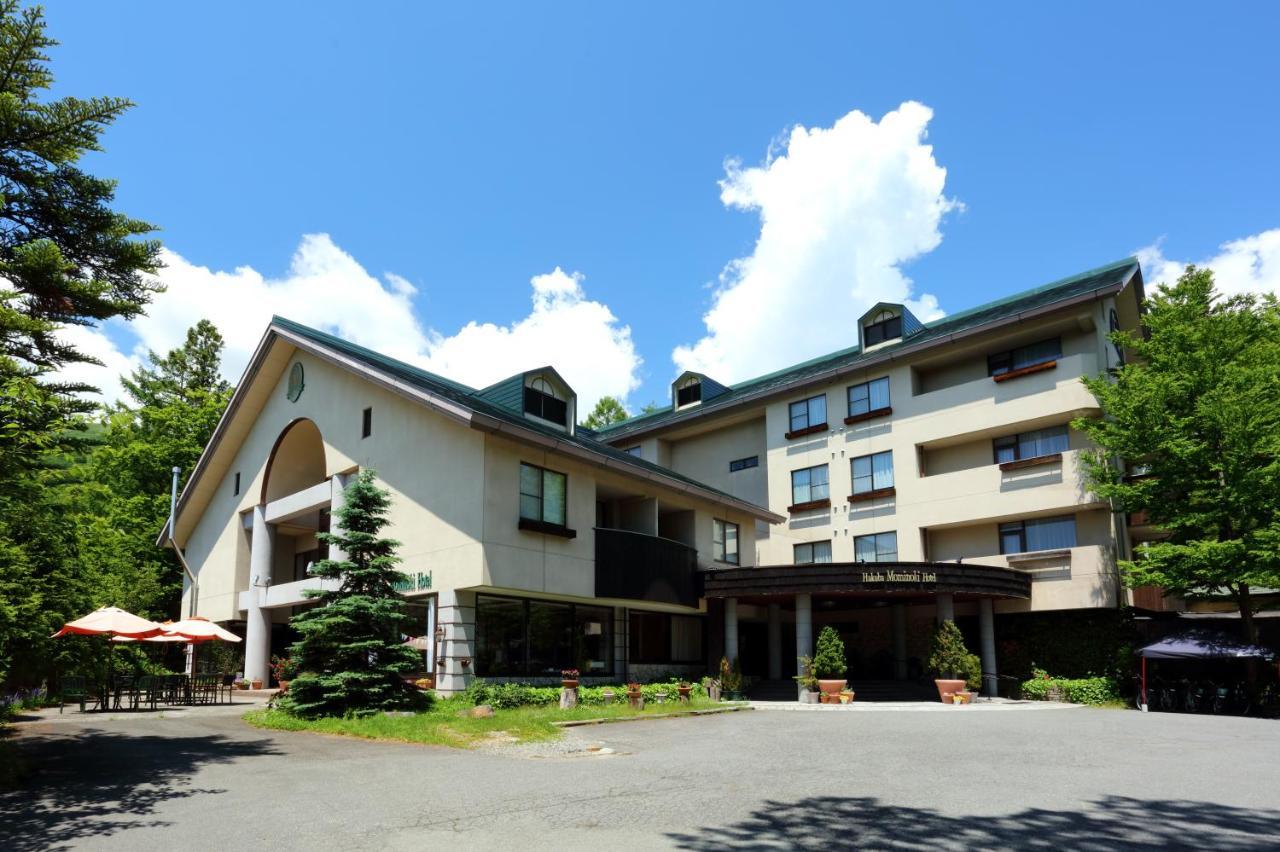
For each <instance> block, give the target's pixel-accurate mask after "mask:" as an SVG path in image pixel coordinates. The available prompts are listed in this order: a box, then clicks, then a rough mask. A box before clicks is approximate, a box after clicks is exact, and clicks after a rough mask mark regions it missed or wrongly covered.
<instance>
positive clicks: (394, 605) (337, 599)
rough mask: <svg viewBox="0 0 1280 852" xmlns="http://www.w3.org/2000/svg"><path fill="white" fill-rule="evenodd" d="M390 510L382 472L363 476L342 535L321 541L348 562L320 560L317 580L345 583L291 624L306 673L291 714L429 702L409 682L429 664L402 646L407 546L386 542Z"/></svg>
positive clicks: (355, 712)
mask: <svg viewBox="0 0 1280 852" xmlns="http://www.w3.org/2000/svg"><path fill="white" fill-rule="evenodd" d="M390 506H391V498H390V495H389V494H388V493H387V492H386V491H385V490H383V489H381V488H379V487H378V486H377V484H376V481H375V474H374V472H373V471H370V470H365V471H361V473H360V475H359V476H358V477H356V480H355V481H354V482H352V483H351V484H350V485H348V486H347V489H346V503H345V505H344V506H343V507H342V508H341V509H340V510H339V511H338V513H337V518H336V519H335V520H336V521H337V527H338V528H337V531H336V532H330V533H321V534H320V535H319V536H318V538H319V539H320V541H321V543H322V544H326V545H335V546H337V547H338V548H339V549H340V550H341V551H342V552H343V554H345V559H342V560H332V559H326V560H323V561H320V562H317V563H316V564H315V565H314V566H313V568H312V570H311V573H312V576H315V577H322V578H325V579H333V580H341V581H342V585H341V587H340V588H339V589H338V590H337V591H325V592H315V591H313V592H309V593H308V594H309V596H310V597H314V598H316V599H317V602H318V604H319V605H318V606H315V607H311V608H309V609H307V610H304V611H303V612H301V613H299V614H298V615H295V616H294V617H293V618H292V619H291V620H290V624H292V625H293V628H294V629H295V630H297V631H298V633H300V634H301V635H302V638H301V639H300V640H299V641H298V642H297V643H295V644H294V645H293V647H292V649H291V652H292V654H293V659H294V663H295V664H296V667H297V670H298V675H297V676H296V677H295V678H294V679H293V680H292V681H290V683H289V692H288V693H287V694H286V695H285V696H284V698H282V699H281V701H280V706H281V708H282V709H284V710H286V711H287V712H290V713H293V714H294V715H297V716H301V717H303V718H308V719H311V718H316V717H319V716H347V715H352V716H367V715H372V714H374V713H379V712H385V711H388V710H412V709H419V708H421V707H423V706H424V705H425V699H424V697H423V696H422V694H421V693H419V692H418V691H417V690H416V689H414V688H413V687H412V686H411V685H408V684H406V683H405V682H404V681H403V679H402V677H401V676H402V675H403V674H405V673H406V672H410V671H413V670H414V669H416V668H418V667H419V666H420V665H421V660H420V659H419V656H418V654H416V653H415V652H414V651H412V650H410V649H409V648H406V647H405V646H404V645H402V644H401V628H402V627H403V626H404V624H405V623H406V622H407V621H408V620H409V616H408V614H407V613H406V612H405V607H404V600H403V599H402V598H401V597H400V594H399V593H398V592H396V590H395V586H394V583H395V581H396V579H397V578H398V577H399V571H397V570H396V565H397V564H398V563H399V562H400V559H399V557H397V556H396V555H395V551H396V548H397V547H399V545H400V543H399V542H397V541H392V540H391V539H387V538H380V537H379V533H380V532H381V531H382V528H383V527H384V526H386V523H387V510H388V509H389V508H390Z"/></svg>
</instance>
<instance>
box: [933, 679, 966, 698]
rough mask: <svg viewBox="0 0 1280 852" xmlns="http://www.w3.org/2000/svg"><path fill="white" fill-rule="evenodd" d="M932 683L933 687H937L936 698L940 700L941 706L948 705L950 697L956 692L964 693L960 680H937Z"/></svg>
mask: <svg viewBox="0 0 1280 852" xmlns="http://www.w3.org/2000/svg"><path fill="white" fill-rule="evenodd" d="M933 683H934V686H936V687H938V698H940V699H941V700H942V703H943V704H950V703H951V698H950V696H952V695H955V694H956V693H957V692H964V681H962V680H947V679H945V678H938V679H937V680H935V681H934V682H933Z"/></svg>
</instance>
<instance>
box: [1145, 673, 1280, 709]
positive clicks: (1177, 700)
mask: <svg viewBox="0 0 1280 852" xmlns="http://www.w3.org/2000/svg"><path fill="white" fill-rule="evenodd" d="M1277 697H1278V696H1277V695H1276V694H1275V688H1274V687H1272V686H1268V687H1267V688H1265V689H1264V690H1262V691H1261V692H1259V693H1257V694H1254V693H1253V692H1251V690H1250V688H1249V685H1248V684H1247V683H1245V682H1243V681H1232V682H1226V681H1214V680H1209V679H1203V680H1191V679H1189V678H1181V679H1178V680H1160V679H1157V680H1151V681H1148V682H1147V694H1146V705H1147V709H1148V710H1149V711H1159V712H1163V713H1211V714H1214V715H1233V716H1245V715H1250V714H1253V715H1270V712H1268V711H1269V710H1274V709H1275V704H1276V701H1277ZM1136 703H1137V704H1138V707H1139V708H1141V706H1142V703H1143V694H1142V688H1141V684H1139V687H1138V689H1137V691H1136Z"/></svg>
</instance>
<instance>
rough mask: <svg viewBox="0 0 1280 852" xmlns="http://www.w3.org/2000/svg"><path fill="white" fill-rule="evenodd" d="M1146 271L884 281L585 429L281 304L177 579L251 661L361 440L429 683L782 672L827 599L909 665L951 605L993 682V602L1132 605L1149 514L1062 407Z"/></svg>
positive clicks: (227, 432)
mask: <svg viewBox="0 0 1280 852" xmlns="http://www.w3.org/2000/svg"><path fill="white" fill-rule="evenodd" d="M1141 299H1142V275H1141V271H1140V269H1139V267H1138V264H1137V262H1136V261H1135V260H1132V259H1128V260H1124V261H1121V262H1119V263H1115V264H1111V265H1109V266H1106V267H1102V268H1099V269H1095V270H1091V271H1089V272H1085V273H1082V274H1080V275H1076V276H1073V277H1071V278H1068V279H1064V280H1061V281H1057V282H1054V283H1051V284H1047V285H1044V286H1041V287H1037V288H1035V289H1032V290H1028V291H1025V292H1022V293H1019V294H1017V295H1015V296H1011V297H1008V298H1004V299H1001V300H999V301H996V302H991V303H989V304H985V305H982V306H980V307H977V308H973V309H971V310H967V311H962V312H960V313H956V314H952V315H950V316H948V317H945V318H943V319H941V320H937V321H934V322H930V323H923V322H920V321H919V320H918V319H916V318H915V317H913V316H912V315H911V313H910V311H909V310H907V308H906V307H905V306H904V305H900V304H887V303H886V304H879V305H876V306H874V307H873V308H872V309H871V310H869V311H867V312H866V313H865V314H864V315H863V316H861V317H850V318H848V320H847V322H848V326H849V340H850V344H851V345H850V347H849V348H848V349H845V350H843V351H840V352H837V353H834V354H832V355H829V356H825V357H822V358H818V359H815V360H812V361H808V362H805V363H803V364H798V365H795V366H793V367H789V368H787V369H785V370H781V371H779V372H776V373H772V374H770V375H767V376H763V377H760V378H757V379H754V380H751V381H747V382H740V383H737V384H733V385H729V384H723V383H720V382H717V381H716V380H715V377H713V376H707V375H702V374H699V373H692V372H689V373H685V374H683V375H681V376H679V377H678V378H677V379H676V380H675V382H673V384H672V386H671V400H670V404H669V406H668V407H666V408H664V409H663V410H661V411H658V412H655V413H651V414H647V415H644V416H640V417H635V418H632V419H630V420H627V421H624V422H622V423H618V424H614V425H612V426H609V427H607V428H605V429H602V430H600V431H591V430H588V429H586V428H584V427H580V426H576V425H575V423H576V421H577V420H578V419H579V416H580V415H581V414H584V413H585V412H579V411H578V406H577V401H576V396H575V394H574V392H573V389H572V388H571V387H570V386H569V385H568V384H567V383H566V382H565V381H564V380H563V378H561V376H560V375H559V374H558V373H557V372H556V371H555V369H554V368H553V367H551V366H546V367H538V368H534V369H527V370H525V371H524V372H520V373H517V374H515V375H513V376H511V377H510V378H508V379H506V380H504V381H502V382H499V383H497V384H495V385H492V386H491V387H488V388H483V389H475V388H470V387H466V386H464V385H461V384H458V383H457V382H453V381H450V380H448V379H446V378H443V377H440V376H436V375H433V374H430V373H427V372H425V371H423V370H420V369H417V368H415V367H412V366H410V365H408V364H405V363H402V362H399V361H396V360H394V359H391V358H388V357H385V356H383V355H380V354H378V353H377V352H374V351H371V350H369V349H365V348H363V347H360V346H356V345H353V344H351V343H349V342H346V341H344V340H341V339H338V338H336V337H333V336H331V335H329V334H325V333H322V332H319V331H316V330H314V329H310V328H306V327H304V326H300V325H298V324H296V323H293V322H290V321H288V320H284V319H279V318H277V319H275V320H273V322H272V324H271V326H270V327H269V328H268V329H267V332H266V334H265V335H264V337H263V339H262V341H261V343H260V344H259V346H258V349H257V351H256V352H255V353H254V356H253V358H252V361H251V363H250V365H249V367H248V369H247V371H246V373H245V376H244V377H243V379H242V380H241V382H240V384H239V386H238V388H237V390H236V392H235V395H234V397H233V399H232V401H231V404H230V406H229V407H228V410H227V412H226V414H225V416H224V417H223V419H222V421H221V423H220V424H219V425H218V428H217V430H216V432H215V434H214V436H213V438H212V440H211V441H210V443H209V446H208V447H207V448H206V450H205V452H204V454H203V456H202V457H201V459H200V461H199V463H198V465H197V467H196V469H195V471H194V472H193V473H192V475H191V477H190V480H189V482H188V483H187V486H186V488H185V489H184V491H183V493H182V495H181V498H180V501H179V505H178V511H177V514H176V525H175V530H176V540H177V542H178V544H179V546H180V547H181V548H182V550H183V552H184V554H185V559H186V561H187V563H188V564H189V566H190V567H191V570H192V571H193V572H194V574H195V576H196V577H197V584H196V585H195V586H192V585H191V584H188V588H187V589H186V590H185V593H184V594H185V595H186V601H185V602H186V604H187V605H190V603H191V596H192V595H193V594H194V595H196V596H197V598H196V600H195V602H194V603H195V608H196V611H197V612H198V614H200V615H203V616H205V617H208V618H211V619H213V620H215V621H219V622H223V623H226V624H229V625H231V626H233V628H236V627H240V626H243V630H244V633H245V636H246V643H245V653H246V662H245V666H246V674H247V675H248V676H250V677H258V678H262V679H264V680H265V679H266V674H267V671H266V669H267V661H268V659H269V655H270V654H271V653H272V652H273V651H274V652H276V653H279V652H281V651H282V650H283V648H284V646H285V645H287V642H288V638H289V637H288V628H287V622H288V618H289V616H290V614H291V613H292V612H294V611H295V608H297V607H300V606H306V605H309V604H308V602H307V599H306V598H305V596H304V595H303V592H304V591H305V590H307V589H311V588H318V587H319V586H320V581H319V580H318V579H315V578H312V577H309V576H308V573H307V568H308V565H309V564H310V563H312V562H314V561H315V560H316V559H319V558H323V557H324V556H325V553H324V552H323V548H322V547H320V545H319V544H318V542H317V539H316V534H317V533H318V532H321V531H324V530H327V529H328V528H329V524H330V518H331V517H333V514H334V512H335V510H336V509H337V507H338V506H340V504H341V501H342V495H343V487H344V484H345V482H347V481H348V480H349V478H350V477H351V476H352V475H353V474H354V473H356V472H357V471H360V470H362V469H370V468H371V469H374V470H376V471H377V474H378V478H379V481H380V484H381V485H382V486H383V487H385V488H387V489H388V490H389V491H390V492H391V495H392V503H393V509H392V513H391V524H390V528H389V529H388V530H387V535H388V536H390V537H392V538H395V539H397V540H398V541H400V542H401V546H400V549H399V553H400V556H401V558H402V560H403V564H402V566H401V568H402V570H403V572H404V575H405V579H404V594H405V595H406V597H407V598H408V600H409V602H410V606H411V611H412V612H413V613H414V616H415V619H416V620H417V621H418V624H419V625H420V626H418V627H415V629H414V632H415V633H421V634H423V635H426V636H431V637H434V640H435V641H433V642H431V643H429V644H431V645H432V649H431V650H429V651H428V652H427V654H426V660H425V665H426V666H427V668H429V669H430V670H432V671H433V672H434V673H435V674H436V677H437V684H438V688H439V689H440V690H441V691H443V692H446V693H448V692H454V691H457V690H459V689H462V688H464V687H465V685H466V684H467V683H468V682H470V680H471V679H472V678H474V677H477V676H479V677H484V678H511V679H518V680H535V681H536V680H538V679H540V678H557V677H558V674H559V671H560V669H561V668H569V667H575V668H578V669H580V670H581V671H582V674H583V677H584V678H587V679H590V678H601V679H608V680H612V681H617V680H621V679H623V678H628V677H630V678H640V679H643V678H646V677H651V676H656V675H658V674H660V673H666V672H679V673H684V674H689V675H696V674H701V673H703V672H705V671H708V670H714V668H715V666H716V663H717V661H718V660H719V659H720V657H721V656H722V655H727V656H730V657H737V658H738V659H739V660H740V661H741V663H742V666H743V669H744V671H745V672H746V673H747V674H751V675H755V676H757V677H759V678H763V679H771V680H781V679H783V678H787V677H789V676H791V675H792V674H794V673H795V669H796V658H797V657H798V656H800V655H805V654H808V653H811V651H812V644H813V638H814V635H815V633H816V631H817V630H818V629H819V628H820V627H821V626H822V625H824V624H831V625H833V626H835V627H836V628H837V629H839V630H840V632H841V633H842V635H843V637H844V639H845V642H846V647H847V649H848V655H849V663H850V673H849V677H850V679H851V680H860V679H868V680H870V679H874V680H887V679H899V680H908V679H916V678H919V677H920V676H921V675H922V674H923V662H922V661H923V660H924V658H925V657H926V650H925V649H926V646H927V641H928V636H929V633H930V631H931V629H932V627H933V625H934V623H935V622H936V621H937V620H938V619H943V618H952V619H955V620H956V621H957V622H958V623H960V624H961V625H962V627H963V628H964V629H965V631H966V634H967V635H968V636H970V637H971V646H972V647H973V649H974V650H976V651H978V652H979V653H980V656H981V657H982V660H983V671H984V677H985V678H986V681H987V682H986V683H985V684H984V686H985V688H986V689H987V690H988V691H990V690H993V689H995V686H996V675H997V673H998V670H999V665H998V662H999V661H998V659H997V654H996V648H997V642H996V638H997V635H998V633H999V629H1000V627H999V626H1000V623H1001V621H1002V620H1004V619H1008V618H1015V617H1017V618H1029V617H1030V618H1034V617H1035V615H1036V614H1037V613H1045V612H1050V611H1064V610H1071V611H1090V610H1099V609H1112V610H1114V609H1117V608H1119V607H1123V606H1127V605H1131V604H1132V603H1133V600H1132V595H1133V593H1132V592H1130V591H1128V590H1126V589H1125V588H1124V587H1123V585H1122V583H1121V581H1120V576H1119V573H1118V570H1117V567H1116V560H1117V558H1123V557H1124V556H1126V555H1128V554H1129V552H1130V548H1131V543H1132V540H1133V539H1135V538H1136V537H1139V536H1140V535H1142V534H1143V533H1144V532H1146V533H1148V534H1149V531H1148V530H1146V529H1145V528H1144V527H1141V526H1140V525H1138V526H1134V527H1133V529H1130V526H1129V524H1128V520H1127V519H1126V517H1125V516H1124V515H1122V514H1118V513H1116V512H1113V511H1112V510H1111V508H1110V507H1109V506H1108V505H1107V503H1106V502H1105V501H1103V500H1101V499H1099V498H1098V497H1097V496H1095V495H1093V494H1091V493H1090V492H1089V489H1088V488H1087V486H1086V484H1085V477H1084V473H1083V467H1082V464H1081V456H1082V454H1083V453H1085V452H1087V451H1088V449H1089V445H1088V442H1087V440H1086V439H1085V437H1084V436H1083V435H1082V434H1081V433H1079V432H1077V431H1076V430H1074V429H1072V428H1071V425H1070V424H1071V422H1072V421H1073V420H1074V419H1076V418H1079V417H1094V416H1099V414H1100V412H1099V410H1098V406H1097V403H1096V401H1095V400H1094V398H1093V397H1092V395H1091V394H1090V393H1089V392H1088V391H1087V390H1086V389H1085V387H1084V385H1083V384H1082V383H1081V381H1080V380H1081V378H1082V377H1085V376H1096V375H1099V374H1105V373H1106V372H1107V371H1108V370H1109V369H1112V368H1114V367H1116V366H1117V365H1119V364H1120V363H1122V361H1123V358H1124V353H1123V352H1122V351H1120V350H1118V349H1117V348H1116V347H1115V346H1113V345H1112V344H1111V343H1110V342H1108V341H1107V339H1106V335H1107V333H1108V332H1109V331H1111V330H1115V329H1126V330H1133V329H1136V328H1137V326H1138V316H1139V305H1140V303H1141ZM513 366H515V367H519V366H521V365H513ZM184 611H185V610H184Z"/></svg>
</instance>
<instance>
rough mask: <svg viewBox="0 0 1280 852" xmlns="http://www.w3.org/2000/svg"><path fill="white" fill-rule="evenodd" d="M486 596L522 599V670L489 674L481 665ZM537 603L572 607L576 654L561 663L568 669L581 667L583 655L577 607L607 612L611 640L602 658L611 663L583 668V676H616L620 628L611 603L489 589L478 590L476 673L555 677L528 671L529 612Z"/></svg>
mask: <svg viewBox="0 0 1280 852" xmlns="http://www.w3.org/2000/svg"><path fill="white" fill-rule="evenodd" d="M486 598H488V599H492V600H498V601H504V602H507V603H512V602H514V603H519V604H521V612H522V617H521V619H522V633H523V639H522V643H521V644H522V648H523V651H524V661H523V663H522V664H521V666H520V669H521V670H520V671H519V672H518V673H515V674H501V675H487V674H486V673H485V672H483V671H480V669H481V668H482V665H481V661H480V659H479V657H480V650H481V649H480V640H481V635H480V617H479V615H480V604H481V601H483V600H484V599H486ZM534 605H552V606H558V607H559V606H567V607H568V608H569V621H570V623H572V624H573V625H574V627H575V631H574V638H575V647H574V649H573V651H572V658H573V659H572V662H569V663H567V664H565V665H562V666H561V668H562V669H566V668H577V667H578V658H579V657H581V654H580V653H579V646H578V645H577V640H579V639H581V637H579V636H577V630H576V628H577V624H578V610H580V609H583V610H593V609H598V610H601V614H602V615H604V616H605V618H604V620H603V624H604V625H605V628H606V630H607V632H608V640H609V641H608V643H607V645H608V646H607V647H606V648H605V651H606V653H605V655H604V658H603V660H602V661H603V662H605V663H607V664H608V665H607V668H605V670H604V671H599V672H592V673H590V674H588V673H587V672H583V673H582V674H583V676H585V677H613V676H614V675H615V674H616V672H615V669H616V666H617V663H616V661H615V660H614V656H615V655H614V653H613V650H614V647H615V644H616V642H617V639H616V637H615V635H614V634H615V633H616V631H617V624H616V623H615V618H614V614H613V608H612V607H607V606H603V605H599V604H578V603H569V602H566V601H546V600H539V599H536V598H520V597H515V596H513V595H492V594H488V593H480V594H477V595H476V657H477V660H476V675H477V676H481V677H483V676H491V677H555V675H549V674H544V673H541V672H530V671H529V663H530V657H531V656H532V652H531V646H532V642H531V641H530V635H529V629H530V624H531V619H530V617H529V616H530V609H531V608H532V607H533V606H534Z"/></svg>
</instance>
